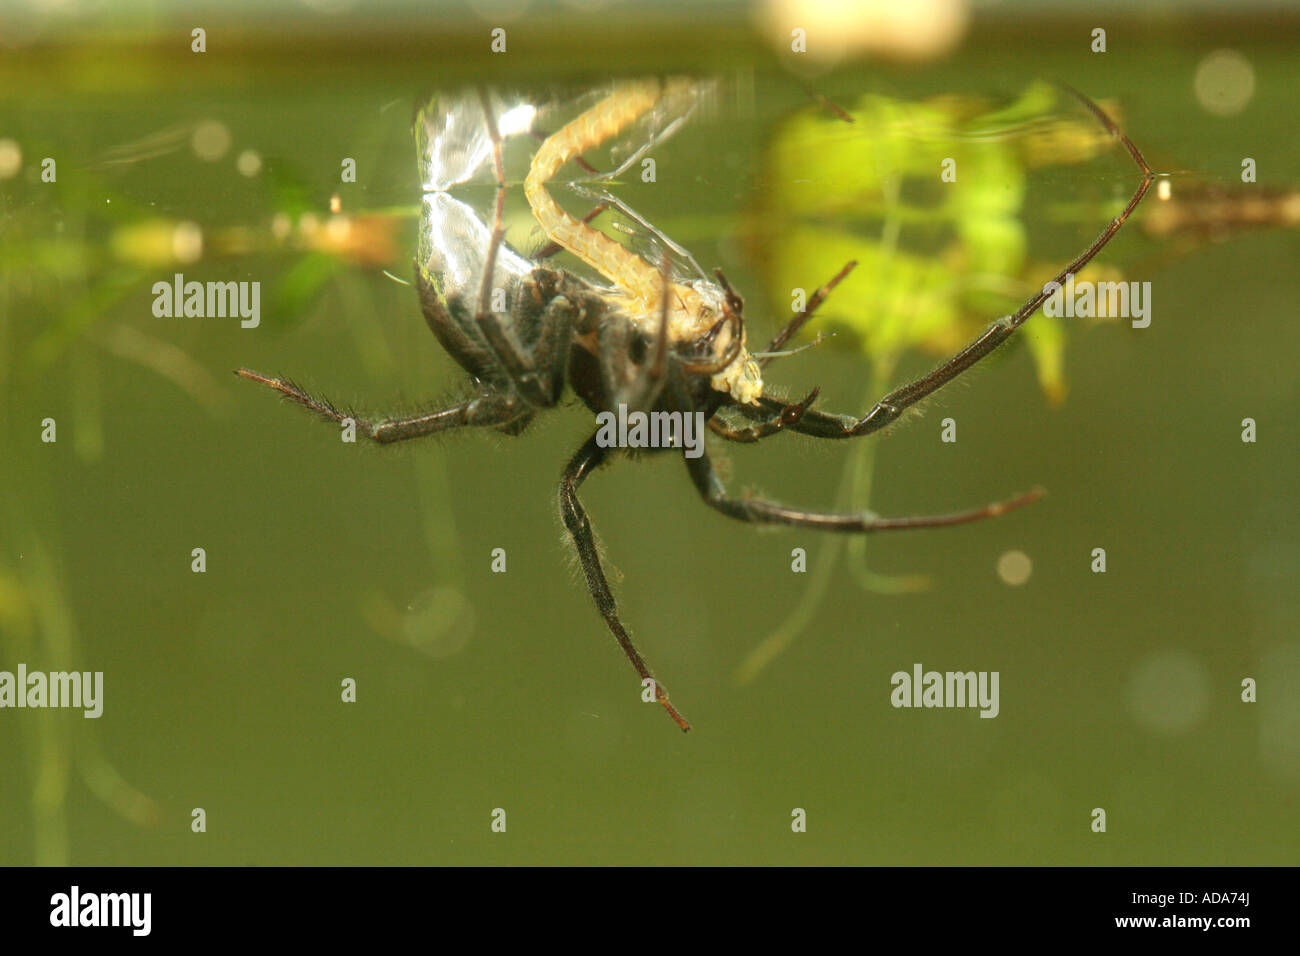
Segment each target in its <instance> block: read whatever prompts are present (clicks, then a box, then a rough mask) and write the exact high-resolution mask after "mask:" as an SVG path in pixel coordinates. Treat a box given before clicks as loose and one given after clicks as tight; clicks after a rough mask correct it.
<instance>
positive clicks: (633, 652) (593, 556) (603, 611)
mask: <svg viewBox="0 0 1300 956" xmlns="http://www.w3.org/2000/svg"><path fill="white" fill-rule="evenodd" d="M605 457H606V450H605V449H604V448H602V447H600V445H599V444H598V443H597V441H596V436H595V435H592V436H591V437H590V438H588V439H587V441H586V443H585V444H584V445H583V446H582V448H580V449H579V450H578V453H577V454H576V455H574V456H573V458H572V460H571V461H570V462H569V464H568V466H567V467H565V469H564V477H563V478H562V479H561V480H560V515H561V516H562V517H563V519H564V527H565V528H566V529H567V530H568V532H569V536H570V537H571V538H572V539H573V544H574V546H575V547H576V548H577V549H578V559H579V561H580V562H581V564H582V573H583V576H584V577H585V578H586V579H587V590H588V591H590V592H591V597H592V600H594V601H595V602H596V608H597V610H599V611H600V615H601V617H603V618H604V619H605V624H606V626H607V627H608V628H609V630H610V633H611V634H613V635H614V639H615V640H617V641H618V645H619V647H621V648H622V649H623V653H624V654H626V655H627V659H628V660H629V661H631V662H632V666H633V667H635V668H636V672H637V673H638V674H640V675H641V680H642V681H647V680H648V681H651V682H652V683H653V686H654V689H655V697H656V699H657V700H658V701H659V703H660V704H662V705H663V708H664V710H666V711H667V712H668V716H669V717H671V718H672V719H673V720H674V721H676V722H677V726H678V727H680V728H682V730H690V729H691V725H690V724H689V723H687V721H686V718H685V717H683V716H682V715H681V714H679V713H678V712H677V710H676V708H674V707H673V705H672V704H670V703H669V702H668V694H667V692H666V691H665V690H664V689H663V687H661V686H660V685H659V683H658V682H657V681H655V680H654V678H653V677H652V676H651V675H650V668H649V667H648V666H646V662H645V660H644V659H643V658H642V657H641V655H640V653H638V651H637V649H636V647H635V645H633V643H632V638H631V636H630V635H629V634H628V633H627V628H625V627H624V626H623V622H622V620H621V619H620V618H619V615H618V604H617V602H615V600H614V593H613V592H612V591H611V590H610V588H609V581H607V580H606V579H605V571H604V569H603V568H601V566H600V555H599V554H598V552H597V550H596V537H595V535H594V534H593V533H592V530H591V522H590V521H589V520H588V519H587V512H586V510H585V509H584V508H583V507H582V502H581V501H579V500H578V486H579V485H581V484H582V483H583V481H584V480H586V478H587V476H588V475H589V474H591V472H592V471H593V470H595V469H596V468H598V467H599V466H600V465H601V463H602V462H604V460H605Z"/></svg>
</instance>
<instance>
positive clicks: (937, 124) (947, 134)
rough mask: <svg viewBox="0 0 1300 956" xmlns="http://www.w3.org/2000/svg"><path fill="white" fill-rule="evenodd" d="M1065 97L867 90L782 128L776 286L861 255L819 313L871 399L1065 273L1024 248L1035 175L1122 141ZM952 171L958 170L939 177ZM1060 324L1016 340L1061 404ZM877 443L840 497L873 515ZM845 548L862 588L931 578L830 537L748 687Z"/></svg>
mask: <svg viewBox="0 0 1300 956" xmlns="http://www.w3.org/2000/svg"><path fill="white" fill-rule="evenodd" d="M1061 97H1062V94H1061V93H1060V91H1058V90H1057V89H1056V88H1055V87H1052V86H1050V85H1047V84H1043V83H1035V84H1032V85H1031V86H1029V87H1028V88H1027V89H1026V90H1025V91H1024V92H1023V93H1022V94H1021V95H1020V96H1019V97H1018V98H1017V99H1016V100H1015V101H1013V102H1012V103H1010V104H1009V105H1007V106H1005V107H1003V108H994V107H993V106H991V105H990V104H989V103H987V102H985V101H982V100H980V99H977V98H974V97H968V96H955V95H954V96H942V97H935V98H932V99H929V100H926V101H923V102H917V103H909V102H904V101H901V100H895V99H890V98H888V97H884V96H865V97H863V98H862V99H861V100H859V101H858V103H857V104H856V105H855V106H854V107H852V108H851V109H850V110H849V112H848V114H847V118H848V120H851V121H850V122H846V119H845V117H843V116H836V115H835V114H834V113H832V112H831V111H829V110H826V109H823V108H816V109H811V108H810V109H806V110H803V111H801V112H799V113H797V114H795V115H794V116H792V117H790V118H789V119H787V120H786V121H785V122H784V123H783V124H782V125H781V126H780V127H779V128H778V130H777V132H776V134H775V136H774V138H773V140H772V143H771V145H770V146H769V148H768V152H767V157H766V164H765V176H764V184H763V186H764V188H762V189H761V190H759V193H758V199H757V205H756V208H755V210H754V213H755V215H754V219H755V222H756V225H755V228H754V232H755V235H756V236H757V242H756V246H757V252H758V255H759V257H760V258H761V260H762V261H763V263H764V266H765V270H764V271H765V274H766V275H767V276H768V277H769V293H770V295H771V297H772V299H773V301H775V302H784V303H788V302H790V301H791V295H792V290H794V289H796V288H801V287H803V286H805V285H806V284H807V282H808V281H809V279H808V277H809V276H818V275H820V274H821V273H822V272H824V271H825V269H826V266H827V263H838V262H845V261H848V260H851V259H852V260H856V261H857V262H858V268H857V269H856V270H855V271H854V273H853V274H851V275H850V276H849V277H848V278H847V279H846V280H845V281H844V282H843V283H842V284H841V285H840V286H839V287H838V288H837V289H836V291H835V294H834V295H832V296H831V297H830V298H829V299H828V300H827V301H826V303H825V304H824V305H823V306H822V307H821V310H820V313H819V318H818V322H819V324H820V325H826V326H830V327H831V328H833V329H835V330H836V331H837V332H839V333H840V334H838V335H836V336H835V337H834V338H833V339H831V342H832V343H838V344H839V345H840V346H841V347H851V348H855V349H858V350H860V351H861V353H862V354H863V355H864V357H865V358H866V359H867V361H868V362H869V367H870V369H871V373H872V374H871V376H870V385H869V387H868V388H867V390H866V391H865V392H864V395H863V401H862V404H863V405H867V404H869V403H870V401H871V400H872V399H874V398H875V397H876V396H878V395H880V394H883V393H884V392H887V391H888V390H889V389H890V387H891V383H892V379H893V373H894V369H895V368H896V366H897V364H898V362H899V361H900V360H901V358H902V357H903V356H904V355H905V354H906V353H907V352H908V351H910V350H913V349H919V350H921V351H924V352H927V353H931V354H936V355H943V356H947V355H951V354H952V353H953V352H954V351H955V350H956V349H957V348H959V347H960V346H961V345H963V344H964V343H965V342H967V341H969V340H970V338H971V336H972V334H973V333H975V332H976V331H978V330H979V329H980V328H983V327H984V326H985V325H987V323H988V322H989V321H990V320H991V319H992V318H994V317H996V316H998V315H1005V314H1007V313H1009V312H1011V311H1012V310H1013V309H1015V308H1016V307H1017V306H1018V305H1019V304H1020V303H1021V302H1023V301H1024V300H1025V299H1026V298H1027V297H1028V296H1030V295H1031V294H1033V292H1034V290H1036V289H1038V288H1041V287H1042V285H1043V283H1044V282H1046V281H1048V280H1049V279H1050V278H1051V277H1052V276H1053V275H1054V273H1055V272H1056V270H1057V267H1056V266H1054V265H1052V264H1048V263H1038V262H1036V261H1034V260H1033V259H1031V257H1030V255H1029V243H1028V238H1027V226H1026V223H1025V220H1024V216H1025V215H1026V213H1027V212H1034V213H1036V214H1041V213H1040V212H1039V211H1038V210H1027V209H1026V196H1027V193H1028V190H1029V185H1030V176H1031V173H1032V172H1033V171H1034V170H1036V169H1040V168H1042V167H1047V166H1060V165H1072V164H1077V163H1082V162H1085V161H1088V160H1090V159H1092V158H1094V157H1096V156H1097V155H1099V154H1101V153H1102V152H1103V151H1105V150H1107V149H1109V148H1110V147H1111V146H1112V144H1113V140H1112V139H1111V137H1110V135H1109V134H1108V132H1107V131H1106V130H1105V129H1104V128H1103V127H1101V126H1099V125H1098V124H1097V123H1096V121H1095V120H1094V119H1093V118H1092V117H1089V116H1086V115H1083V114H1079V115H1078V117H1077V118H1070V117H1066V116H1064V115H1061V114H1060V113H1059V112H1058V111H1059V109H1060V103H1061ZM1069 99H1070V98H1069V97H1066V100H1069ZM1108 109H1113V108H1108ZM945 169H947V170H949V171H950V174H955V178H952V180H951V181H945V180H944V179H943V178H941V174H942V173H943V172H944V170H945ZM950 178H951V176H950ZM1115 211H1117V210H1111V209H1105V210H1103V209H1085V208H1083V207H1082V206H1079V205H1078V204H1076V205H1075V206H1074V207H1068V206H1065V205H1063V204H1058V203H1053V205H1052V207H1051V208H1050V209H1049V210H1047V213H1048V214H1050V215H1051V216H1054V217H1060V218H1066V219H1083V218H1084V217H1085V216H1089V217H1091V218H1092V219H1095V221H1096V222H1099V223H1100V222H1104V221H1105V219H1106V217H1107V216H1110V215H1113V213H1114V212H1115ZM1082 275H1083V277H1084V278H1086V279H1092V280H1097V281H1099V280H1101V279H1108V278H1115V276H1114V275H1113V270H1112V269H1108V268H1107V267H1105V266H1100V265H1096V264H1093V265H1090V266H1088V268H1087V269H1085V270H1084V271H1083V273H1082ZM1062 323H1063V320H1062V319H1060V318H1056V317H1052V316H1047V315H1043V314H1041V313H1040V314H1038V315H1036V316H1035V317H1034V320H1033V329H1034V331H1033V334H1031V335H1027V336H1023V337H1022V341H1024V342H1025V343H1026V346H1027V347H1028V348H1029V350H1030V352H1031V354H1032V356H1033V359H1034V362H1035V365H1036V367H1037V372H1038V380H1039V384H1040V387H1041V388H1042V389H1043V392H1044V394H1045V395H1046V397H1047V399H1048V400H1049V401H1051V402H1053V403H1057V402H1060V401H1062V400H1063V399H1064V396H1065V391H1066V387H1065V381H1064V375H1063V356H1064V351H1065V344H1066V335H1065V327H1064V325H1063V324H1062ZM875 447H876V446H875V444H874V443H873V442H870V441H867V442H861V443H859V444H858V445H857V447H856V448H855V449H854V450H853V453H852V454H851V455H850V457H849V460H848V462H847V463H846V465H845V471H844V474H843V476H842V478H841V486H840V492H839V496H838V500H837V505H838V506H840V507H845V508H847V509H849V510H854V511H859V510H870V494H871V492H870V489H871V479H872V475H873V470H874V455H875ZM841 548H847V549H848V553H849V556H850V565H849V567H850V570H851V572H852V574H853V576H854V578H855V580H856V581H857V582H858V584H859V586H861V587H862V588H863V589H864V590H867V591H871V592H874V593H880V594H899V593H907V592H913V591H917V590H922V589H924V588H926V587H928V586H929V579H928V578H927V577H924V576H919V575H902V576H888V575H883V574H879V573H877V572H875V571H873V570H871V569H870V568H869V567H868V566H867V563H866V549H867V541H866V539H865V538H862V537H858V538H851V539H841V538H835V539H832V540H830V541H827V542H825V543H824V544H823V546H822V549H821V551H820V553H819V555H818V558H817V560H816V562H815V564H814V566H813V568H812V569H811V573H810V574H809V578H808V584H807V587H806V588H805V590H804V593H803V596H802V598H801V600H800V601H799V602H798V603H797V604H796V606H795V607H794V609H793V610H792V611H791V613H790V615H789V616H788V617H787V618H786V619H785V620H784V621H783V622H782V623H781V624H780V625H779V626H778V627H777V629H776V630H775V631H773V632H772V633H771V634H769V635H768V637H767V638H766V639H765V640H764V641H763V642H762V643H760V644H759V645H758V646H757V647H756V648H755V649H754V650H753V651H752V652H751V653H750V654H749V655H748V657H747V658H746V659H745V660H744V662H742V664H741V666H740V668H739V669H738V671H737V678H738V679H739V680H741V681H742V682H743V681H749V680H752V679H753V678H754V677H756V676H757V675H758V674H759V673H760V672H761V670H762V669H763V667H765V666H766V665H767V663H769V662H770V661H771V660H772V659H773V658H775V657H776V656H777V655H778V654H780V653H781V652H782V651H783V650H784V649H785V648H786V647H787V646H788V645H789V644H790V643H791V642H792V641H793V640H794V639H795V638H796V637H797V636H798V634H799V633H800V632H801V631H802V630H803V628H804V627H806V626H807V624H808V623H809V622H810V621H811V619H812V616H813V615H814V614H815V613H816V611H817V609H818V607H820V605H821V602H822V600H823V599H824V597H825V595H826V594H827V593H828V591H829V586H830V581H831V575H832V573H833V571H834V569H835V567H836V565H837V563H838V560H839V555H840V553H841V552H840V549H841Z"/></svg>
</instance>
